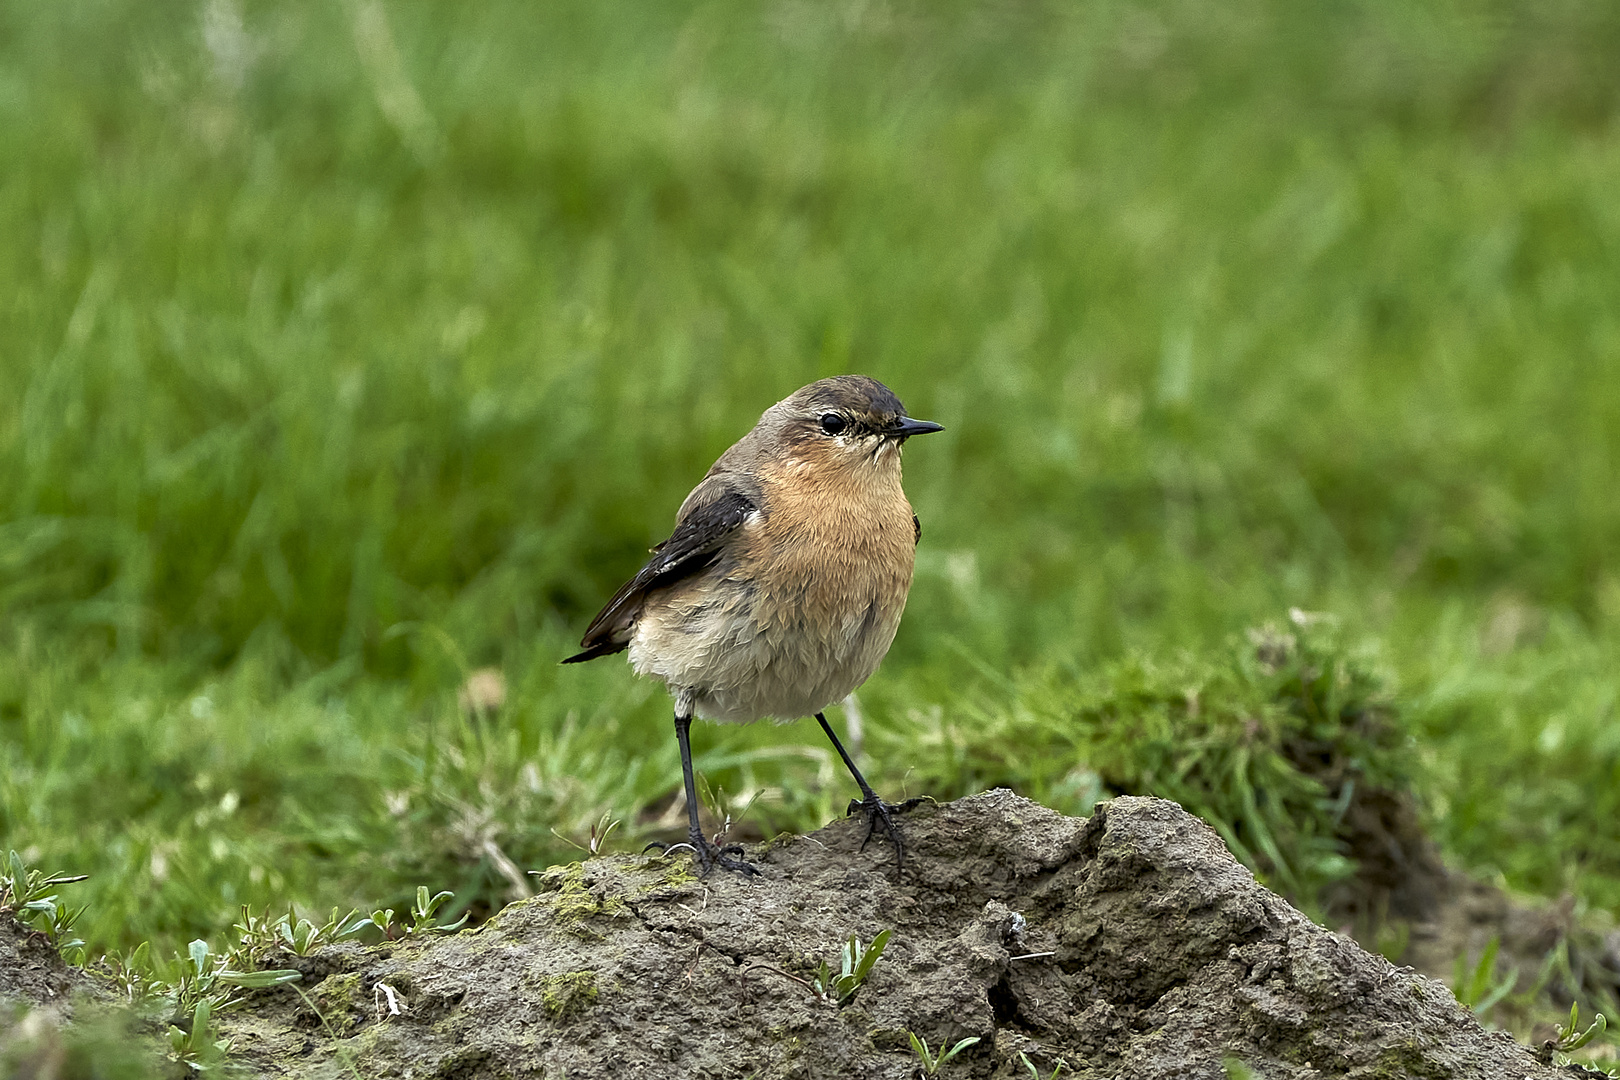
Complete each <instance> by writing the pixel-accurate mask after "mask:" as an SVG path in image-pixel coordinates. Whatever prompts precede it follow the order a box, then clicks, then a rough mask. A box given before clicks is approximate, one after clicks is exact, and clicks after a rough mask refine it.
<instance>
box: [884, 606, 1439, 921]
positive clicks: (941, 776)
mask: <svg viewBox="0 0 1620 1080" xmlns="http://www.w3.org/2000/svg"><path fill="white" fill-rule="evenodd" d="M1339 638H1340V635H1339V634H1338V632H1336V631H1335V629H1334V628H1333V627H1332V626H1331V624H1330V622H1329V621H1328V620H1325V619H1322V618H1319V617H1313V616H1309V615H1307V614H1305V613H1303V612H1298V611H1296V612H1294V613H1293V616H1292V617H1291V620H1290V622H1289V623H1288V624H1286V628H1285V627H1284V626H1279V625H1276V624H1271V625H1268V626H1265V627H1262V628H1261V629H1258V630H1255V631H1252V632H1251V633H1250V634H1248V635H1247V636H1246V637H1245V638H1243V639H1242V640H1241V641H1239V642H1234V643H1232V644H1230V645H1229V646H1227V647H1226V648H1224V649H1221V650H1219V651H1214V652H1212V653H1209V654H1205V655H1195V654H1185V655H1183V656H1181V657H1178V658H1176V659H1174V660H1170V661H1163V660H1157V659H1154V658H1152V657H1148V656H1144V655H1141V654H1138V655H1134V656H1129V657H1126V658H1123V659H1120V660H1116V661H1112V662H1110V663H1107V664H1103V665H1098V666H1096V667H1087V668H1083V669H1075V668H1070V669H1055V670H1052V671H1050V672H1048V673H1045V674H1038V675H1032V676H1031V677H1030V678H1029V679H1028V680H1027V681H1024V682H1021V683H1019V684H1017V685H1014V686H1011V687H1009V688H1008V689H1007V690H1006V691H1005V692H1004V693H999V694H991V695H986V696H985V697H984V698H982V699H981V700H980V701H979V702H978V703H976V705H975V706H974V707H972V708H957V709H953V710H951V711H950V712H946V711H944V710H933V711H931V712H928V713H922V714H918V715H916V716H915V717H914V721H915V724H916V726H917V727H918V728H919V729H920V730H919V731H916V732H913V733H909V734H908V736H907V737H906V738H905V740H904V741H903V742H901V743H900V745H895V746H892V747H891V746H886V747H885V753H886V754H892V755H899V754H907V755H915V757H911V758H910V760H911V761H912V762H913V772H912V774H911V781H910V782H912V783H920V785H921V786H922V787H923V788H924V789H926V790H930V791H933V792H935V793H936V794H937V795H939V796H941V797H945V796H954V795H956V794H965V793H967V792H970V791H977V790H980V789H982V788H984V787H987V786H993V785H998V784H1006V785H1010V786H1013V787H1016V788H1018V789H1019V790H1021V791H1023V792H1025V793H1026V794H1029V795H1030V796H1031V797H1033V798H1035V799H1037V800H1039V801H1042V802H1045V803H1047V804H1048V805H1050V806H1053V807H1056V808H1058V809H1061V810H1064V811H1066V812H1069V813H1077V814H1086V813H1090V811H1091V808H1092V806H1093V805H1094V804H1095V803H1097V802H1098V801H1099V800H1101V799H1105V798H1107V797H1109V796H1110V795H1115V794H1152V795H1158V796H1161V797H1164V798H1170V799H1175V800H1177V801H1178V802H1180V803H1181V804H1182V805H1183V806H1185V807H1186V808H1187V809H1188V810H1190V811H1192V812H1193V813H1195V814H1197V815H1199V816H1200V817H1202V818H1203V819H1204V820H1205V821H1207V822H1209V823H1210V824H1211V825H1213V826H1214V827H1215V829H1216V830H1217V831H1218V832H1220V834H1221V836H1222V838H1223V839H1224V840H1225V841H1226V843H1227V845H1228V846H1229V847H1230V848H1231V849H1232V851H1233V853H1234V854H1235V855H1237V856H1238V858H1240V859H1242V860H1243V861H1244V862H1245V863H1247V864H1249V865H1250V866H1251V867H1253V868H1254V869H1255V870H1256V871H1257V873H1259V874H1260V876H1261V877H1262V878H1263V879H1265V880H1266V881H1267V882H1268V883H1270V884H1271V885H1272V886H1273V887H1275V888H1277V889H1279V890H1281V891H1283V892H1286V893H1288V894H1289V895H1290V896H1291V897H1292V898H1294V899H1295V901H1296V902H1297V903H1301V904H1303V905H1306V906H1312V905H1315V904H1317V903H1318V902H1319V900H1320V897H1321V894H1322V892H1323V890H1324V889H1325V888H1326V887H1327V886H1328V885H1330V884H1332V883H1334V882H1337V881H1340V880H1342V879H1344V878H1346V877H1347V876H1349V875H1350V874H1352V873H1353V872H1354V871H1355V869H1356V866H1355V863H1354V861H1353V860H1352V858H1351V857H1350V849H1349V845H1348V833H1349V824H1348V823H1347V822H1346V814H1347V811H1348V810H1349V809H1350V807H1351V804H1352V801H1353V800H1354V799H1356V798H1358V797H1366V795H1367V794H1368V793H1369V792H1372V791H1379V790H1383V791H1395V792H1401V791H1405V790H1408V788H1409V787H1410V785H1411V783H1412V781H1413V780H1414V779H1415V777H1414V775H1413V770H1412V769H1411V767H1410V765H1409V761H1410V756H1411V746H1412V739H1411V736H1410V733H1409V731H1408V730H1407V727H1406V724H1405V721H1404V720H1403V719H1402V717H1401V715H1400V713H1399V712H1398V711H1397V710H1396V708H1395V707H1394V703H1393V699H1392V697H1391V695H1390V689H1389V686H1388V683H1387V681H1386V678H1385V676H1384V674H1383V673H1382V672H1381V671H1380V669H1379V667H1378V666H1377V664H1376V662H1375V658H1374V657H1371V656H1368V655H1366V654H1364V653H1361V652H1358V651H1356V650H1354V649H1351V648H1347V647H1345V646H1344V645H1342V644H1341V643H1340V640H1339ZM884 737H885V738H889V737H891V736H888V735H887V733H885V735H884ZM897 741H898V740H897Z"/></svg>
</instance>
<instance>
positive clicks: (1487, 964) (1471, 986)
mask: <svg viewBox="0 0 1620 1080" xmlns="http://www.w3.org/2000/svg"><path fill="white" fill-rule="evenodd" d="M1501 946H1502V942H1501V939H1500V938H1499V937H1497V936H1495V935H1492V937H1491V940H1490V942H1489V943H1488V944H1487V945H1486V946H1485V951H1484V952H1482V953H1481V954H1480V957H1479V962H1478V963H1477V964H1475V965H1474V968H1473V970H1472V971H1470V970H1469V969H1468V962H1467V959H1466V958H1465V957H1462V956H1459V957H1457V963H1456V967H1455V969H1454V972H1453V980H1452V981H1453V987H1454V989H1453V992H1454V993H1455V994H1456V995H1457V1001H1458V1002H1459V1003H1461V1004H1462V1005H1464V1006H1466V1007H1467V1008H1469V1009H1471V1010H1473V1012H1474V1015H1476V1016H1484V1015H1485V1014H1486V1013H1487V1012H1489V1011H1490V1010H1491V1008H1492V1006H1494V1005H1495V1004H1496V1003H1497V1002H1499V1001H1501V1000H1502V999H1503V998H1505V997H1507V996H1508V994H1510V993H1512V992H1513V987H1514V986H1515V985H1517V983H1518V981H1519V970H1518V968H1510V969H1509V970H1508V973H1507V974H1506V975H1505V976H1503V977H1502V978H1501V979H1497V977H1496V954H1497V952H1498V950H1499V949H1500V948H1501Z"/></svg>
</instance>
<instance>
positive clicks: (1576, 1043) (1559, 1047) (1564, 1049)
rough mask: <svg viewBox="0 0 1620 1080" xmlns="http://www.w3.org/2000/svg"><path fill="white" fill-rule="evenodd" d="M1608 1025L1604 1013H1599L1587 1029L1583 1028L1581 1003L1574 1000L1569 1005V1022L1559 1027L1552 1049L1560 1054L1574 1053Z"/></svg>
mask: <svg viewBox="0 0 1620 1080" xmlns="http://www.w3.org/2000/svg"><path fill="white" fill-rule="evenodd" d="M1608 1027H1609V1021H1608V1020H1607V1019H1606V1018H1605V1017H1604V1015H1603V1014H1602V1013H1598V1014H1597V1018H1596V1019H1595V1020H1593V1021H1592V1022H1591V1023H1590V1024H1588V1025H1587V1027H1586V1029H1585V1030H1582V1029H1581V1004H1580V1002H1578V1001H1577V1002H1574V1003H1572V1004H1571V1005H1570V1007H1569V1022H1568V1023H1566V1024H1565V1025H1564V1026H1563V1027H1561V1028H1559V1029H1558V1037H1557V1038H1556V1039H1553V1040H1550V1041H1551V1042H1552V1047H1551V1049H1552V1050H1554V1051H1557V1052H1558V1053H1560V1054H1568V1053H1573V1052H1574V1051H1576V1050H1579V1049H1580V1048H1581V1047H1583V1046H1585V1045H1586V1044H1587V1043H1589V1042H1591V1041H1592V1040H1593V1039H1595V1038H1597V1037H1598V1036H1599V1035H1602V1034H1603V1033H1604V1031H1606V1030H1608Z"/></svg>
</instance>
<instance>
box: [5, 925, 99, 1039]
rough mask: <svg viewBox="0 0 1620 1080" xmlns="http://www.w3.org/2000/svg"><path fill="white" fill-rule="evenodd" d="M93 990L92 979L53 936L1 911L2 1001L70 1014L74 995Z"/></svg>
mask: <svg viewBox="0 0 1620 1080" xmlns="http://www.w3.org/2000/svg"><path fill="white" fill-rule="evenodd" d="M93 991H94V986H93V984H92V983H91V981H90V979H89V978H88V977H87V976H86V975H85V974H84V972H82V971H80V970H79V969H78V968H75V967H70V966H69V965H68V964H67V963H66V962H65V961H64V960H63V959H62V956H61V954H60V953H58V952H57V951H56V949H55V947H54V946H52V945H51V943H50V939H48V938H47V937H46V936H45V935H44V934H41V933H39V932H38V931H37V930H30V929H29V928H28V927H26V926H24V925H23V924H22V923H20V922H18V921H17V920H16V918H14V917H13V916H12V915H11V913H10V912H8V911H0V1002H5V1001H22V1002H27V1003H28V1004H30V1005H36V1006H43V1007H48V1008H53V1009H56V1010H58V1011H61V1012H63V1013H64V1014H70V1013H71V1011H72V1010H71V1004H72V999H73V997H74V996H75V995H77V994H84V993H93Z"/></svg>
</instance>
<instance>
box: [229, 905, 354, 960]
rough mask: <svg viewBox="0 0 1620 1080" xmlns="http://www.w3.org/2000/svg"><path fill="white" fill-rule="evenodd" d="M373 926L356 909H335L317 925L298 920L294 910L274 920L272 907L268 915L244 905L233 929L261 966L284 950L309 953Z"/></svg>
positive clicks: (266, 911) (243, 946) (251, 958)
mask: <svg viewBox="0 0 1620 1080" xmlns="http://www.w3.org/2000/svg"><path fill="white" fill-rule="evenodd" d="M371 925H373V924H372V921H371V920H370V919H368V918H366V917H365V916H363V915H361V914H360V912H358V911H353V910H351V911H350V912H349V913H348V914H347V915H340V914H338V909H337V908H333V909H332V915H331V918H329V919H327V920H326V922H324V923H322V924H320V925H318V926H317V925H316V924H315V923H313V922H311V921H310V920H309V919H295V918H294V913H293V912H291V911H289V912H287V913H286V914H285V915H278V916H276V917H275V918H274V919H272V918H271V917H270V910H269V909H268V908H266V909H265V912H264V914H262V915H255V914H254V913H253V909H252V908H250V907H248V906H247V905H245V904H244V905H243V906H242V919H241V921H240V922H237V923H233V924H232V929H234V930H235V931H236V933H237V942H238V945H237V947H238V948H239V949H240V950H241V951H242V952H243V953H244V954H245V955H246V956H247V957H248V959H249V960H250V961H252V962H253V963H254V964H255V965H257V964H259V963H262V962H263V961H264V960H265V959H267V958H268V957H270V956H271V955H273V954H274V953H276V952H277V951H280V950H283V949H285V950H286V951H288V952H290V953H292V954H293V955H294V956H308V955H309V954H310V953H312V952H314V951H315V950H316V949H319V948H320V947H322V946H323V945H330V944H332V943H333V942H336V941H341V940H343V939H344V938H346V937H352V936H353V935H355V934H357V933H359V932H360V931H361V930H364V929H365V928H366V927H368V926H371Z"/></svg>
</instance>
